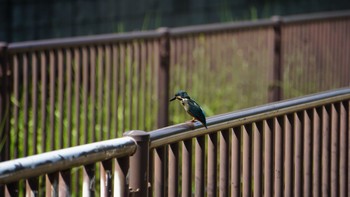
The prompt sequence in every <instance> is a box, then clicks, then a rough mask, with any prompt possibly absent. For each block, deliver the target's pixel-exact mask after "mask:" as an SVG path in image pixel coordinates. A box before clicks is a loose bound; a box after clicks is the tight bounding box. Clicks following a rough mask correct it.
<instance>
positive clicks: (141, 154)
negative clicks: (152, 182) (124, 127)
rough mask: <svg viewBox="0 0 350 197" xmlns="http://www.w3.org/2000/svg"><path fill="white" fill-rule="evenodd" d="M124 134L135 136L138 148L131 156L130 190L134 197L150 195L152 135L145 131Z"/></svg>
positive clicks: (125, 134)
mask: <svg viewBox="0 0 350 197" xmlns="http://www.w3.org/2000/svg"><path fill="white" fill-rule="evenodd" d="M124 136H129V137H132V138H134V140H135V141H136V143H137V149H136V152H135V154H134V155H133V156H131V157H130V164H129V166H130V170H129V190H130V195H131V196H134V197H148V177H149V174H148V171H149V170H148V169H149V140H150V135H149V134H148V133H147V132H144V131H138V130H134V131H128V132H126V133H124Z"/></svg>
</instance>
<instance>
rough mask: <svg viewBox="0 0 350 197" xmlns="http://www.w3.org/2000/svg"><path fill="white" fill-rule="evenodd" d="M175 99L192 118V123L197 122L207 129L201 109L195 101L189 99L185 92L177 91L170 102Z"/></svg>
mask: <svg viewBox="0 0 350 197" xmlns="http://www.w3.org/2000/svg"><path fill="white" fill-rule="evenodd" d="M175 99H177V100H179V101H180V103H181V104H182V106H183V107H184V109H185V110H186V112H187V113H188V114H190V115H191V116H192V120H191V121H192V122H194V121H196V120H198V121H199V122H201V123H202V124H203V125H204V126H205V128H208V127H207V122H206V119H205V114H204V111H203V109H202V108H201V106H199V105H198V103H196V101H194V100H193V99H191V97H190V96H189V95H188V94H187V92H185V91H183V90H180V91H178V92H177V93H176V94H175V96H174V98H172V99H170V102H171V101H173V100H175Z"/></svg>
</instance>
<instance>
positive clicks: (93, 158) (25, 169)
mask: <svg viewBox="0 0 350 197" xmlns="http://www.w3.org/2000/svg"><path fill="white" fill-rule="evenodd" d="M135 151H136V142H135V140H134V139H133V138H131V137H123V138H118V139H113V140H106V141H101V142H96V143H91V144H85V145H81V146H76V147H71V148H65V149H61V150H57V151H52V152H47V153H42V154H38V155H33V156H29V157H24V158H19V159H15V160H10V161H6V162H2V163H0V184H6V183H11V182H13V181H18V180H20V179H26V178H30V177H37V176H40V175H44V174H49V173H52V172H56V171H62V170H65V169H70V168H73V167H77V166H82V165H87V164H91V163H95V162H99V161H104V160H108V159H111V158H119V157H124V156H130V155H132V154H134V152H135Z"/></svg>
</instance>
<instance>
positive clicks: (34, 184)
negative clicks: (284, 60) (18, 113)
mask: <svg viewBox="0 0 350 197" xmlns="http://www.w3.org/2000/svg"><path fill="white" fill-rule="evenodd" d="M349 104H350V89H349V88H347V89H339V90H333V91H329V92H323V93H319V94H315V95H310V96H306V97H301V98H297V99H293V100H287V101H282V102H276V103H271V104H267V105H263V106H260V107H254V108H250V109H246V110H241V111H237V112H231V113H227V114H220V115H217V116H213V117H209V118H208V119H207V123H208V129H206V128H204V127H203V126H202V125H201V124H200V123H192V122H188V123H183V124H179V125H174V126H171V127H165V128H161V129H158V130H154V131H151V132H144V131H130V132H127V133H125V134H124V135H125V136H126V137H123V138H119V139H114V140H109V141H104V142H98V143H94V144H88V145H81V146H78V147H73V148H69V149H64V150H58V151H54V152H50V153H43V154H40V155H36V156H30V157H27V158H21V159H16V160H13V161H7V162H3V163H0V184H6V188H7V191H9V192H10V193H11V192H13V195H17V194H16V191H18V190H16V184H17V183H18V182H16V181H18V180H20V179H26V182H27V185H26V191H27V192H28V193H29V194H31V193H32V192H37V193H40V194H44V192H46V194H50V192H54V193H55V194H56V195H57V193H58V194H59V195H61V194H63V195H65V194H67V193H66V192H72V190H71V183H73V182H72V181H71V179H70V178H71V176H70V173H71V172H72V171H73V170H72V167H74V166H79V165H89V164H91V163H93V162H102V165H100V168H101V172H100V173H95V171H94V170H89V169H91V166H90V167H87V166H84V170H85V171H84V177H85V178H84V181H83V184H82V185H80V188H82V189H78V190H77V191H76V193H74V194H75V195H81V194H86V193H82V192H87V193H89V194H91V195H93V194H94V193H96V194H100V195H101V196H105V195H107V196H111V195H113V194H114V196H128V195H130V196H159V197H161V196H188V197H190V196H198V197H201V196H321V194H322V195H326V196H341V197H345V196H348V193H349V192H350V191H349V188H350V187H349V186H350V185H349V184H350V170H349V169H350V154H349V148H350V143H349V142H350V130H349V128H350V127H349V126H350V105H349ZM135 151H136V152H135ZM131 154H133V155H132V156H131V157H129V156H130V155H131ZM119 157H120V158H119ZM114 158H117V159H114ZM111 159H114V160H115V167H114V168H112V165H111V163H108V162H111ZM120 163H121V164H122V165H121V166H123V167H122V168H120V167H119V166H120V165H118V164H120ZM107 164H108V165H107ZM128 164H129V165H128ZM129 166H130V168H129ZM92 169H94V168H92ZM86 171H87V172H86ZM57 173H58V174H59V175H58V174H57ZM45 174H48V175H47V179H46V180H47V181H46V188H47V189H46V191H45V189H41V188H40V187H38V183H39V181H38V178H37V177H38V176H39V175H45ZM99 180H100V185H99V187H96V189H92V188H94V187H93V186H94V185H98V184H95V183H96V182H99ZM13 181H15V183H12V184H11V182H13ZM58 186H59V187H58ZM89 186H90V187H89ZM50 188H53V191H52V189H50ZM125 188H128V190H125ZM120 189H121V190H120ZM84 196H85V195H84Z"/></svg>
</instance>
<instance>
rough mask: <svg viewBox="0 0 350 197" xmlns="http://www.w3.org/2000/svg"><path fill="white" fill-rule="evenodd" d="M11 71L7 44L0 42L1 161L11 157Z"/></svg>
mask: <svg viewBox="0 0 350 197" xmlns="http://www.w3.org/2000/svg"><path fill="white" fill-rule="evenodd" d="M9 79H10V70H9V62H8V56H7V43H3V42H0V150H1V151H0V161H5V160H8V159H9V157H10V144H9V142H10V97H11V92H10V91H11V88H10V80H9Z"/></svg>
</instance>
